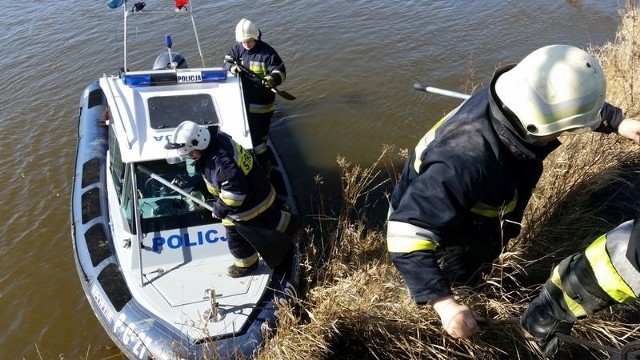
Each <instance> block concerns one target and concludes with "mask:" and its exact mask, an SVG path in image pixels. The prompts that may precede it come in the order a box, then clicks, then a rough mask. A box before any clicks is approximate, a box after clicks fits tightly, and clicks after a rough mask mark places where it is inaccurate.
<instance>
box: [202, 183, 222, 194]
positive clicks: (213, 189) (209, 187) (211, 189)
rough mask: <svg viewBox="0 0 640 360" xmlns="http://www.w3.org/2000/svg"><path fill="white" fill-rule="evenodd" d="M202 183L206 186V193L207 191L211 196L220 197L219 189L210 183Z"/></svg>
mask: <svg viewBox="0 0 640 360" xmlns="http://www.w3.org/2000/svg"><path fill="white" fill-rule="evenodd" d="M204 183H205V184H206V185H207V191H209V193H211V194H213V195H214V196H218V195H220V189H218V188H217V187H215V186H214V185H213V184H212V183H210V182H208V181H207V180H205V181H204Z"/></svg>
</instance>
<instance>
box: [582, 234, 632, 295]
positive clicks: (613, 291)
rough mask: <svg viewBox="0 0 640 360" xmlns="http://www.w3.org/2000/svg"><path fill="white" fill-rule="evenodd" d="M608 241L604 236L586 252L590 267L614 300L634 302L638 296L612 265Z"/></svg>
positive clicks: (599, 282) (601, 285)
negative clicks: (607, 245) (608, 251)
mask: <svg viewBox="0 0 640 360" xmlns="http://www.w3.org/2000/svg"><path fill="white" fill-rule="evenodd" d="M606 241H607V237H606V235H602V236H600V237H599V238H598V239H596V241H594V242H593V243H592V244H591V245H589V247H588V248H587V250H585V255H586V257H587V259H588V260H589V265H591V269H593V273H594V274H595V276H596V280H597V281H598V285H600V287H601V288H602V290H604V291H605V292H606V293H607V294H608V295H609V296H610V297H611V298H612V299H614V300H615V301H617V302H619V303H626V302H630V301H633V300H635V298H636V296H635V294H634V292H633V290H631V288H630V287H629V286H628V285H627V283H626V282H624V280H623V279H622V277H620V274H618V271H616V269H615V267H614V266H613V264H612V263H611V259H610V258H609V254H608V253H607V248H606Z"/></svg>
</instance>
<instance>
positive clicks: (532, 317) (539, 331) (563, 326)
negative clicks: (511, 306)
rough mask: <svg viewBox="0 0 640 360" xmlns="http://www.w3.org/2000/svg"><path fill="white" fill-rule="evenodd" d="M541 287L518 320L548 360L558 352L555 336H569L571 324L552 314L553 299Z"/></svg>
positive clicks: (545, 289)
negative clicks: (538, 293)
mask: <svg viewBox="0 0 640 360" xmlns="http://www.w3.org/2000/svg"><path fill="white" fill-rule="evenodd" d="M548 285H549V284H545V286H543V287H542V291H541V292H540V295H538V297H536V298H535V299H534V300H533V301H532V302H531V303H530V304H529V307H528V308H527V310H526V311H525V312H524V314H522V317H521V318H520V325H521V326H522V327H523V328H524V329H525V330H526V331H527V332H528V333H529V334H531V335H533V337H534V338H535V339H536V341H538V342H539V343H540V345H541V347H542V349H543V354H544V356H545V357H547V358H550V357H552V356H553V355H555V353H556V352H557V351H558V346H559V345H560V339H558V338H557V337H556V336H555V335H556V334H567V335H568V334H569V333H570V332H571V328H572V327H573V322H567V321H562V320H560V319H558V318H557V317H556V316H555V315H554V312H553V305H554V303H553V298H552V296H551V294H550V293H549V290H548V289H547V286H548Z"/></svg>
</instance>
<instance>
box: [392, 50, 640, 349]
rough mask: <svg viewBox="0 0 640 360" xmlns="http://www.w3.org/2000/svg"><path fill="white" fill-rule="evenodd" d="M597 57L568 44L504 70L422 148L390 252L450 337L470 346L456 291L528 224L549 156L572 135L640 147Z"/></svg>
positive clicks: (398, 201)
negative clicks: (614, 135)
mask: <svg viewBox="0 0 640 360" xmlns="http://www.w3.org/2000/svg"><path fill="white" fill-rule="evenodd" d="M605 87H606V84H605V77H604V74H603V71H602V68H601V67H600V65H599V64H598V62H597V61H596V59H595V58H593V57H592V56H591V55H589V54H587V53H586V52H584V51H583V50H581V49H578V48H575V47H572V46H567V45H551V46H547V47H543V48H540V49H538V50H536V51H534V52H532V53H531V54H529V55H528V56H527V57H525V58H524V59H523V60H522V61H521V62H520V63H519V64H517V65H515V66H514V65H510V66H506V67H502V68H499V69H498V70H496V73H495V74H494V77H493V79H492V81H491V83H490V86H489V88H487V89H484V90H482V91H480V92H479V93H477V94H475V95H473V96H472V97H470V98H469V99H468V100H466V101H465V102H464V103H463V104H461V105H460V106H459V107H458V108H457V109H455V110H453V111H452V112H451V113H449V114H448V115H447V116H445V117H444V118H443V119H442V120H441V121H439V122H438V123H437V124H436V125H435V126H434V127H433V128H432V129H431V130H430V131H429V132H428V133H427V134H426V135H425V136H424V137H423V138H422V140H420V142H419V143H418V145H417V146H416V148H415V151H413V152H412V154H411V155H410V157H409V159H408V160H407V162H406V163H405V166H404V169H403V171H402V174H401V178H400V180H399V182H398V184H397V185H396V187H395V189H394V191H393V193H392V195H391V201H390V209H389V217H388V223H387V246H388V251H389V252H390V257H391V259H392V261H393V263H394V264H395V266H396V267H397V268H398V270H399V271H400V273H401V274H402V276H403V278H404V280H405V282H406V284H407V286H408V288H409V290H410V291H411V293H412V296H413V298H414V300H415V301H416V303H418V304H430V305H432V306H433V307H434V309H435V311H436V312H437V313H438V315H439V317H440V320H441V321H442V326H443V327H444V329H445V330H446V331H447V333H448V334H449V335H451V336H453V337H456V338H467V337H469V336H471V335H472V334H474V333H475V332H477V331H478V330H479V326H478V322H477V320H478V316H477V315H476V314H475V313H474V312H473V311H472V310H471V309H470V308H469V307H468V306H466V305H464V304H462V303H459V302H458V301H456V299H454V297H453V296H452V291H451V284H455V283H465V282H469V281H473V282H476V281H478V280H480V279H481V275H482V271H483V270H488V269H490V265H491V263H492V262H493V260H495V259H496V258H497V257H498V255H499V254H500V252H501V251H502V249H503V248H504V247H505V246H506V245H507V243H508V241H509V240H510V239H512V238H514V237H516V236H517V235H518V233H519V231H520V227H519V224H520V222H521V220H522V216H523V212H524V210H525V207H526V206H527V203H528V202H529V198H530V197H531V194H532V191H533V189H534V187H535V185H536V183H537V182H538V180H539V178H540V176H541V174H542V170H543V169H542V164H543V163H542V162H543V160H544V159H545V157H546V156H547V155H548V154H549V153H550V152H551V151H553V150H554V149H555V148H557V147H558V146H559V145H560V142H559V141H558V140H557V137H558V136H559V135H560V134H561V133H562V132H565V131H572V130H575V129H580V128H591V129H595V130H596V131H600V132H605V133H610V132H614V131H617V132H618V133H619V134H620V135H622V136H624V137H626V138H629V139H632V140H634V141H636V142H638V140H639V139H640V122H638V121H637V120H634V119H624V118H623V116H622V111H621V110H620V109H619V108H617V107H614V106H612V105H610V104H608V103H605V101H604V100H605Z"/></svg>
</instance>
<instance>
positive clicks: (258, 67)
mask: <svg viewBox="0 0 640 360" xmlns="http://www.w3.org/2000/svg"><path fill="white" fill-rule="evenodd" d="M249 70H251V71H253V72H254V73H256V74H258V75H263V76H264V75H267V65H266V64H265V63H263V62H261V61H250V62H249Z"/></svg>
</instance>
